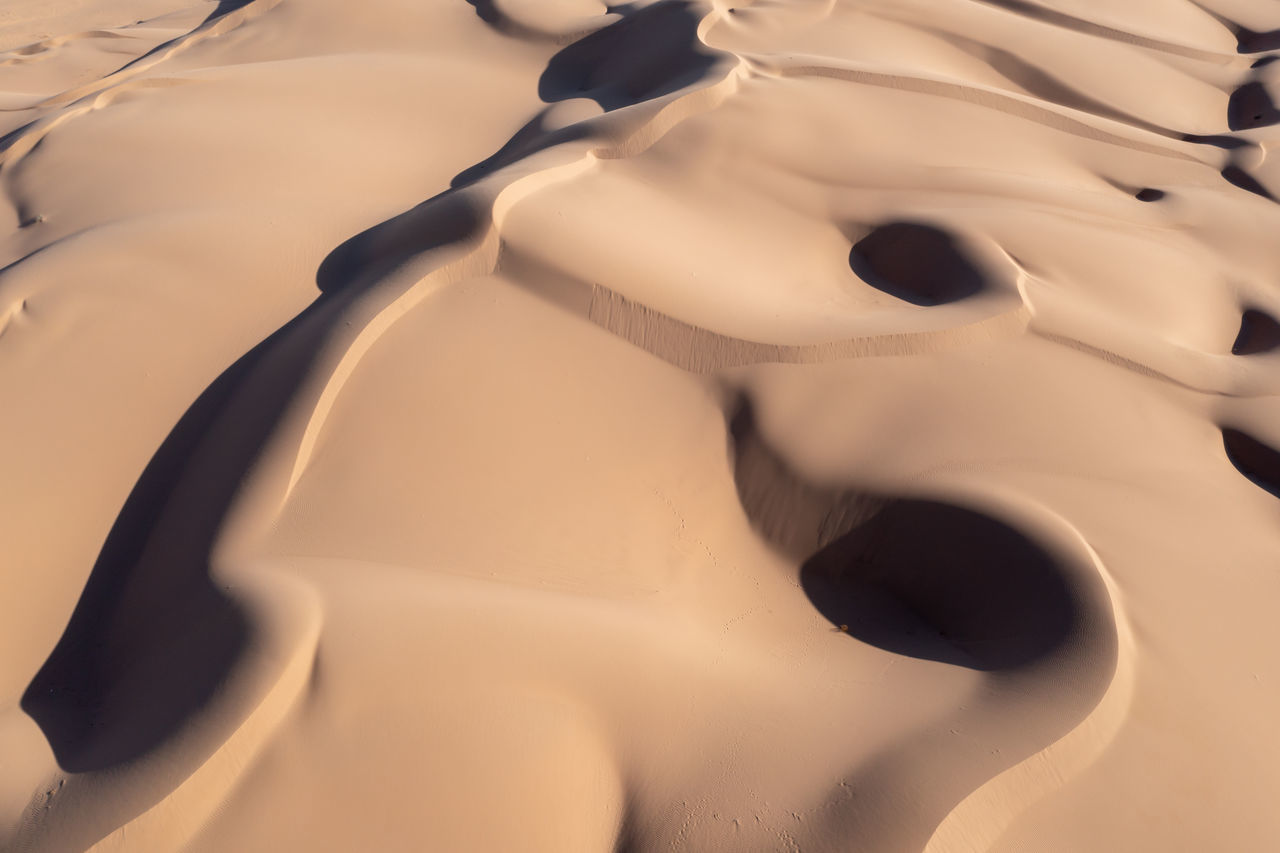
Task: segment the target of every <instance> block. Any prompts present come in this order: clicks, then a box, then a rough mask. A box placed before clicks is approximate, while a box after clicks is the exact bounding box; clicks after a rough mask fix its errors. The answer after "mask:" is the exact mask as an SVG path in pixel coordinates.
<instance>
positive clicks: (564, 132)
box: [451, 0, 723, 188]
mask: <svg viewBox="0 0 1280 853" xmlns="http://www.w3.org/2000/svg"><path fill="white" fill-rule="evenodd" d="M472 5H474V6H476V14H477V15H479V16H480V18H481V19H482V20H484V21H486V22H489V23H490V24H491V25H493V26H498V17H497V12H496V11H495V10H493V9H492V4H490V3H486V2H484V0H475V2H473V3H472ZM609 11H611V12H616V13H618V14H620V15H622V19H621V20H619V21H616V22H614V23H612V24H610V25H608V26H606V27H603V28H601V29H599V30H596V31H595V32H593V33H590V34H589V35H587V36H585V37H583V38H581V39H579V40H578V41H575V42H573V43H572V44H569V45H567V46H566V47H564V48H563V49H562V50H560V51H559V52H558V53H556V54H555V55H554V56H553V57H551V59H550V61H549V62H548V63H547V67H546V69H545V70H544V71H543V72H542V75H541V76H540V77H539V78H538V97H539V98H541V99H542V101H543V102H544V103H546V104H555V103H559V102H562V101H567V100H572V99H574V98H586V99H588V100H592V101H595V102H596V104H597V105H599V107H600V108H601V109H602V110H604V111H605V112H610V111H613V110H617V109H621V108H623V107H630V106H635V105H637V104H642V103H644V102H645V101H651V100H654V99H655V98H661V97H663V96H664V95H670V94H672V93H674V92H678V91H680V90H681V89H683V88H684V87H686V86H688V85H690V84H692V83H695V82H697V81H698V80H700V79H702V78H703V77H704V76H705V75H706V74H707V73H708V72H709V71H710V70H711V69H712V67H713V66H714V65H715V64H716V63H717V62H718V61H720V59H721V58H722V57H723V54H722V53H720V52H719V51H716V50H714V49H712V48H709V47H707V46H706V45H705V44H703V43H702V40H701V39H700V38H699V37H698V25H699V24H700V23H701V22H702V18H701V16H700V15H699V14H698V9H697V7H696V6H694V5H693V4H692V3H689V2H687V0H663V2H658V3H654V4H652V5H650V6H646V7H644V8H643V9H640V10H638V11H637V10H635V9H633V8H632V7H631V6H629V5H624V6H611V7H609ZM499 29H501V27H499ZM547 117H548V111H547V110H545V109H544V110H542V111H540V112H539V113H538V114H537V115H535V116H534V117H533V118H532V119H530V120H529V121H528V122H527V123H526V124H525V125H524V127H522V128H520V130H518V131H517V132H516V133H515V134H514V135H513V136H512V137H511V139H509V140H508V141H507V142H506V143H505V144H504V145H503V146H502V147H501V148H500V149H498V151H496V152H495V153H494V154H492V155H491V156H489V157H486V158H485V159H484V160H482V161H480V162H479V163H477V164H476V165H474V166H472V167H470V168H468V169H466V170H464V171H462V172H460V173H459V174H458V175H457V176H456V177H455V178H454V179H453V181H452V182H451V186H453V187H454V188H460V187H465V186H468V185H470V184H473V183H475V182H476V181H479V180H481V179H483V178H485V177H488V176H489V175H491V174H493V173H494V172H496V171H498V170H499V169H501V168H503V167H505V166H509V165H511V164H512V163H515V162H517V161H519V160H522V159H524V158H526V157H528V156H530V155H532V154H535V153H537V152H538V151H542V150H544V149H546V148H550V147H552V146H554V145H560V144H562V143H565V142H570V141H572V140H575V139H580V138H582V137H583V136H584V134H585V131H584V130H583V129H582V128H581V127H579V126H577V125H569V126H568V127H562V128H551V127H548V126H547Z"/></svg>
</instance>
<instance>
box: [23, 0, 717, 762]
mask: <svg viewBox="0 0 1280 853" xmlns="http://www.w3.org/2000/svg"><path fill="white" fill-rule="evenodd" d="M244 5H247V2H246V0H235V2H224V3H221V4H220V5H219V6H218V8H217V9H216V10H215V11H214V13H213V14H212V15H211V16H210V20H212V19H213V18H216V17H218V16H220V15H222V14H227V13H228V12H230V11H234V10H235V9H238V8H241V7H242V6H244ZM629 20H631V21H638V22H639V23H632V24H631V25H630V26H629V27H628V28H626V29H624V30H622V31H620V32H621V35H619V34H618V33H617V32H615V33H614V34H611V35H603V36H602V35H601V34H600V33H596V34H593V35H592V36H588V37H587V38H586V39H584V40H583V41H585V42H588V44H587V45H586V46H585V47H575V46H574V45H570V46H569V47H567V48H565V50H564V51H562V52H561V54H559V55H558V56H559V59H557V60H553V61H552V63H551V65H550V66H549V67H548V71H547V73H546V74H544V79H546V80H560V79H562V78H563V77H564V76H565V75H566V74H569V75H570V76H572V74H577V73H583V74H587V75H588V76H589V77H591V79H592V81H593V82H592V83H591V85H592V86H593V87H595V88H594V89H593V90H592V91H594V92H596V94H597V95H598V96H599V98H600V99H601V100H603V101H606V102H608V103H609V104H610V105H611V106H613V107H621V106H624V105H626V98H627V97H634V98H637V99H642V100H643V99H648V98H651V97H657V96H658V94H659V93H662V92H666V91H668V90H671V91H674V89H673V88H672V87H673V86H674V87H675V88H679V86H676V84H675V83H674V82H672V81H671V80H668V79H667V78H665V77H663V76H662V75H663V73H665V72H663V70H662V68H660V67H659V66H660V65H661V62H662V61H663V60H664V59H670V58H671V57H672V56H673V55H678V56H684V55H685V54H687V53H688V52H689V51H691V50H692V51H693V52H694V53H697V52H698V51H697V50H696V49H693V48H691V47H690V45H689V43H688V39H689V38H692V39H694V40H695V41H696V39H697V35H696V26H697V19H696V17H694V16H693V14H692V12H691V7H690V6H689V5H688V4H686V3H682V2H671V3H664V4H658V5H657V6H654V7H648V8H647V9H645V10H643V11H642V12H639V13H636V14H634V15H633V17H632V18H631V19H629ZM645 21H650V22H654V23H653V26H648V25H645V24H644V22H645ZM624 23H625V22H624ZM610 29H612V28H610ZM663 36H669V37H673V38H675V39H676V41H677V46H676V47H675V48H672V49H668V48H667V47H664V46H663V45H660V44H659V45H654V44H651V43H648V42H646V39H647V38H649V37H663ZM611 49H617V50H621V51H623V52H626V53H629V54H637V53H640V52H643V51H644V50H646V49H648V50H652V51H653V52H654V53H655V56H656V57H658V58H657V59H653V60H652V61H650V62H648V63H647V64H644V72H643V74H642V78H643V80H640V81H637V80H634V79H632V80H624V81H622V83H621V84H619V85H617V86H614V85H611V84H610V83H609V82H608V81H607V80H605V79H604V78H602V77H600V75H601V74H604V73H606V71H607V70H608V69H614V70H617V71H618V72H619V73H621V72H622V70H623V68H618V67H616V66H615V65H613V64H611V63H612V62H613V61H614V60H615V59H616V56H615V55H614V54H612V53H611V52H610V51H611ZM695 65H696V63H695ZM667 70H668V71H671V72H672V73H675V74H677V75H678V76H680V77H681V79H683V76H684V75H685V74H686V73H687V72H689V71H690V66H689V65H688V64H687V63H686V64H684V65H681V66H680V67H679V68H676V69H667ZM571 72H572V73H571ZM546 85H547V86H548V87H549V88H548V89H547V92H548V96H549V97H558V96H559V95H558V94H556V93H557V92H558V91H559V90H558V89H556V85H557V84H551V83H548V84H546ZM681 85H683V84H681ZM637 102H638V101H637ZM574 133H577V131H574V130H572V128H570V129H567V130H566V131H565V132H564V133H561V134H555V133H552V134H547V135H546V136H545V137H544V138H543V140H542V144H541V147H545V145H546V144H554V143H556V142H559V141H564V140H567V139H570V138H573V134H574ZM517 136H519V135H517ZM525 141H526V140H524V139H520V138H517V139H515V140H513V141H512V142H510V143H508V146H504V150H508V151H509V152H510V159H511V160H512V161H513V162H514V160H516V159H519V158H521V157H524V156H528V154H529V153H531V151H532V150H537V149H538V148H539V147H540V146H539V145H538V144H533V145H531V146H524V145H523V143H524V142H525ZM490 159H492V158H490ZM500 159H502V158H500ZM496 165H497V164H494V163H490V164H489V166H488V168H496ZM474 168H476V169H478V170H479V171H484V170H485V168H486V167H485V164H477V167H474ZM464 174H466V173H464ZM473 174H474V175H475V176H476V177H475V178H473V179H478V176H479V172H474V173H473ZM487 204H488V203H487V202H486V201H485V200H484V198H483V196H482V194H479V193H476V192H472V191H470V190H468V189H465V188H460V189H449V190H445V191H444V192H442V193H440V194H438V195H436V196H433V197H432V198H430V199H428V200H427V201H424V202H422V203H421V204H419V205H417V206H415V207H414V208H412V209H410V210H408V211H406V212H404V213H402V214H400V215H398V216H396V217H393V218H392V219H389V220H387V221H385V222H383V223H380V224H378V225H376V226H374V227H372V228H370V229H368V230H366V231H364V232H361V233H360V234H357V235H356V236H354V237H352V238H350V239H349V240H347V241H345V242H344V243H342V244H341V245H339V246H338V247H336V248H335V249H334V250H333V251H332V252H330V253H329V255H328V256H327V257H326V258H325V259H324V261H323V262H322V263H321V264H320V266H319V268H318V269H317V272H316V285H317V288H318V290H319V296H318V297H317V299H316V300H315V301H314V302H313V303H312V304H311V305H310V306H308V308H306V309H305V310H304V311H303V312H301V313H300V314H299V315H298V316H297V317H295V318H294V319H293V320H291V321H290V322H289V323H287V324H286V325H285V326H283V327H282V328H280V329H279V330H277V331H276V332H275V333H273V334H272V335H270V336H269V337H268V338H266V339H265V340H264V341H262V342H261V343H260V344H259V345H258V346H256V347H254V348H253V349H252V350H251V351H250V352H248V353H246V354H245V355H244V356H242V357H241V358H240V359H238V360H237V361H236V362H235V363H234V364H233V365H231V366H230V367H229V368H227V370H226V371H224V372H223V374H222V375H221V376H219V377H218V378H217V379H216V380H215V381H214V382H213V383H212V384H211V385H210V386H209V387H208V388H207V389H206V390H205V391H204V392H203V393H202V394H201V395H200V396H199V398H198V399H197V400H196V401H195V402H194V403H193V404H192V405H191V406H190V408H189V409H188V410H187V412H186V413H185V414H184V415H183V417H182V418H181V419H180V420H179V422H178V423H177V425H176V426H175V427H174V429H173V430H172V431H171V432H170V434H169V436H168V437H167V438H166V439H165V441H164V442H163V443H162V444H161V446H160V448H159V449H158V450H157V452H156V453H155V454H154V456H153V457H152V459H151V460H150V462H149V463H148V465H147V466H146V468H145V470H144V471H143V473H142V476H141V477H140V478H139V480H138V481H137V483H136V484H135V486H134V488H133V490H132V491H131V493H130V495H129V497H128V499H127V500H126V502H125V504H124V506H123V508H122V509H121V512H120V514H119V515H118V517H117V518H116V520H115V522H114V524H113V525H112V528H111V531H110V532H109V534H108V536H107V538H106V540H105V542H104V544H103V547H102V549H101V551H100V553H99V555H98V558H97V560H96V561H95V563H94V566H93V569H92V571H91V572H90V575H89V578H88V580H87V582H86V584H85V587H84V590H83V592H82V594H81V596H80V599H79V601H78V602H77V604H76V607H75V609H74V611H73V614H72V616H71V619H70V622H69V624H68V625H67V628H66V630H65V631H64V633H63V635H62V637H61V639H60V640H59V641H58V643H57V645H56V646H55V648H54V649H53V651H52V653H51V654H50V656H49V658H48V659H47V660H46V661H45V663H44V665H43V666H42V667H41V669H40V671H39V672H38V673H37V674H36V676H35V677H34V678H33V679H32V681H31V683H30V684H29V685H28V687H27V690H26V691H25V693H24V695H23V697H22V700H21V703H22V708H23V709H24V710H25V711H26V712H27V713H28V714H29V715H30V716H31V717H32V718H33V719H34V720H35V721H36V722H37V724H38V725H39V726H40V728H41V730H42V731H43V732H44V734H45V736H46V738H47V739H48V741H49V743H50V745H51V747H52V749H53V751H54V755H55V757H56V758H57V760H58V763H59V764H60V766H61V767H63V768H64V769H65V770H68V771H72V772H86V771H93V770H103V769H106V768H109V767H113V766H118V765H120V764H123V763H126V762H129V761H131V760H134V759H136V758H138V757H140V756H142V755H144V754H146V753H148V752H151V751H153V750H155V749H156V748H157V747H159V746H161V745H162V744H164V743H165V742H166V741H167V740H169V739H170V738H172V737H173V736H174V735H175V734H176V733H177V731H178V730H179V729H180V728H181V727H182V725H183V724H184V722H186V721H187V720H189V719H190V718H191V717H192V715H194V714H196V713H198V712H199V710H200V709H201V708H202V707H203V706H205V705H206V704H207V703H208V702H209V700H210V699H211V697H213V696H214V695H215V693H216V691H217V690H218V688H219V686H220V685H221V684H223V683H224V682H225V681H226V679H227V678H228V677H229V675H230V673H231V671H232V669H233V668H234V666H235V665H236V664H237V662H238V661H239V660H240V659H241V658H242V656H243V654H244V653H245V651H246V649H247V647H248V646H249V644H251V643H252V641H253V636H252V630H253V629H252V625H251V624H250V622H249V620H248V618H247V615H246V614H245V613H244V612H243V611H242V610H241V607H240V605H239V604H237V603H236V602H235V601H234V600H233V598H232V597H231V595H229V594H228V592H229V590H224V589H220V588H219V587H218V585H217V584H216V583H215V581H214V579H213V576H212V573H211V566H210V563H209V561H210V554H211V551H212V549H213V547H214V545H215V542H216V540H217V537H218V534H219V532H220V531H221V530H222V528H223V526H224V525H225V523H226V521H227V517H228V513H229V511H230V509H231V507H232V505H233V504H234V502H235V499H236V497H237V495H238V493H239V491H240V489H241V486H242V483H243V482H244V481H245V480H246V478H247V477H248V474H249V472H250V471H251V470H252V469H253V467H254V465H255V463H256V461H257V460H258V458H259V456H260V455H261V453H262V452H263V450H264V448H265V446H266V445H267V443H268V442H269V441H270V440H271V438H272V437H273V435H275V434H276V432H277V431H278V428H279V426H280V424H281V421H282V418H283V416H284V414H285V412H286V410H287V409H288V408H289V407H290V404H291V402H292V401H293V400H294V399H295V397H296V394H297V393H298V389H299V388H300V387H301V385H302V383H303V381H304V379H305V378H306V377H307V376H308V375H309V373H310V372H311V369H312V367H313V365H314V364H315V359H316V357H317V354H318V353H320V352H322V351H324V350H325V347H326V344H327V342H328V341H330V340H332V339H333V338H334V337H335V335H336V334H337V330H338V329H339V328H340V327H343V326H344V325H345V323H344V318H346V317H348V316H349V313H350V309H351V308H352V306H353V305H355V304H356V303H357V302H358V301H359V300H361V299H362V298H364V296H365V295H366V294H368V293H370V292H371V290H372V289H373V287H374V286H375V285H376V284H377V283H378V282H379V281H380V280H381V279H383V278H384V277H385V276H386V275H387V274H388V273H389V272H391V271H392V270H394V269H395V268H396V267H397V266H398V265H399V264H401V263H403V262H404V261H406V260H408V259H410V258H412V257H415V256H418V255H421V254H423V253H425V252H428V251H431V250H433V249H436V248H439V247H443V246H446V245H451V244H456V243H460V242H463V241H466V240H467V239H469V238H471V237H474V236H475V235H477V234H478V233H479V232H480V231H481V230H482V228H483V227H484V224H485V223H486V222H487V217H488V215H489V211H488V207H487Z"/></svg>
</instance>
